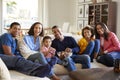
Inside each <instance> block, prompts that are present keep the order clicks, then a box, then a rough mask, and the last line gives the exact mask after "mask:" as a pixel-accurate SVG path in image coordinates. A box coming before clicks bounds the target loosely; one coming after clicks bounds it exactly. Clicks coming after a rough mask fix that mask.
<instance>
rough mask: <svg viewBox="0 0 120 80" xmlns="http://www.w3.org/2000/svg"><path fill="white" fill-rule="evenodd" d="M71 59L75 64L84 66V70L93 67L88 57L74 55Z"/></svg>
mask: <svg viewBox="0 0 120 80" xmlns="http://www.w3.org/2000/svg"><path fill="white" fill-rule="evenodd" d="M71 58H72V59H73V61H74V62H75V63H80V64H82V68H83V69H85V68H90V67H91V63H90V57H89V56H88V55H72V56H71Z"/></svg>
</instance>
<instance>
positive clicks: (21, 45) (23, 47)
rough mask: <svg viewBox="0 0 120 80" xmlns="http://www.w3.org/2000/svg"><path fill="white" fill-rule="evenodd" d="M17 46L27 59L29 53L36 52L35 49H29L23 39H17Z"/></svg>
mask: <svg viewBox="0 0 120 80" xmlns="http://www.w3.org/2000/svg"><path fill="white" fill-rule="evenodd" d="M18 47H19V50H20V52H21V54H22V56H23V57H24V58H25V59H27V58H28V57H29V56H30V55H31V54H34V53H37V51H33V50H30V48H29V47H28V46H27V45H26V43H25V42H24V40H23V39H18Z"/></svg>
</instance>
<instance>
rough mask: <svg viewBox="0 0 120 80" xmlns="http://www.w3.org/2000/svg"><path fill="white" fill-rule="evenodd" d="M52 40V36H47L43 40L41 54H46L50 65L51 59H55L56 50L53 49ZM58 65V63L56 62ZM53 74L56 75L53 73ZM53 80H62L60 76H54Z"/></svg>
mask: <svg viewBox="0 0 120 80" xmlns="http://www.w3.org/2000/svg"><path fill="white" fill-rule="evenodd" d="M51 43H52V38H51V37H50V36H45V37H44V38H43V40H42V46H41V48H40V52H41V53H43V54H44V56H45V58H46V60H47V61H48V63H49V62H50V61H51V58H53V57H55V51H56V50H55V49H54V48H52V47H51ZM56 63H57V62H56ZM51 74H54V73H53V72H52V73H51ZM52 80H61V79H60V78H59V77H58V76H56V75H55V74H54V79H52Z"/></svg>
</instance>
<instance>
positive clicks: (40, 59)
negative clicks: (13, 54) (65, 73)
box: [28, 53, 54, 77]
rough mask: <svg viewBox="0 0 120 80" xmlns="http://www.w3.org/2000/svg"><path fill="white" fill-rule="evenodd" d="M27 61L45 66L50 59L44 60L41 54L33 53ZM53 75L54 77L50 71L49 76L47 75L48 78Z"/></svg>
mask: <svg viewBox="0 0 120 80" xmlns="http://www.w3.org/2000/svg"><path fill="white" fill-rule="evenodd" d="M28 60H31V61H33V62H37V63H40V64H43V65H45V64H48V62H50V61H51V58H49V59H46V58H45V57H44V55H43V54H42V53H35V54H32V55H30V56H29V57H28ZM53 75H54V71H53V70H51V72H50V74H49V75H48V77H51V76H53Z"/></svg>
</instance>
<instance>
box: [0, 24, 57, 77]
mask: <svg viewBox="0 0 120 80" xmlns="http://www.w3.org/2000/svg"><path fill="white" fill-rule="evenodd" d="M20 29H21V26H20V24H19V23H18V22H13V23H12V24H11V25H10V29H9V32H8V33H4V34H2V35H1V36H0V58H1V59H2V60H3V61H4V63H5V64H6V66H7V68H8V69H14V70H17V71H19V72H22V73H25V74H28V75H33V76H38V77H45V76H48V75H49V74H50V72H51V68H52V67H53V65H54V64H55V63H56V62H55V60H54V59H53V60H52V61H50V62H49V64H45V65H42V64H40V63H33V62H32V61H28V60H25V59H24V58H23V57H22V56H21V55H20V53H19V51H18V50H17V39H16V37H17V36H18V35H19V33H20Z"/></svg>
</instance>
